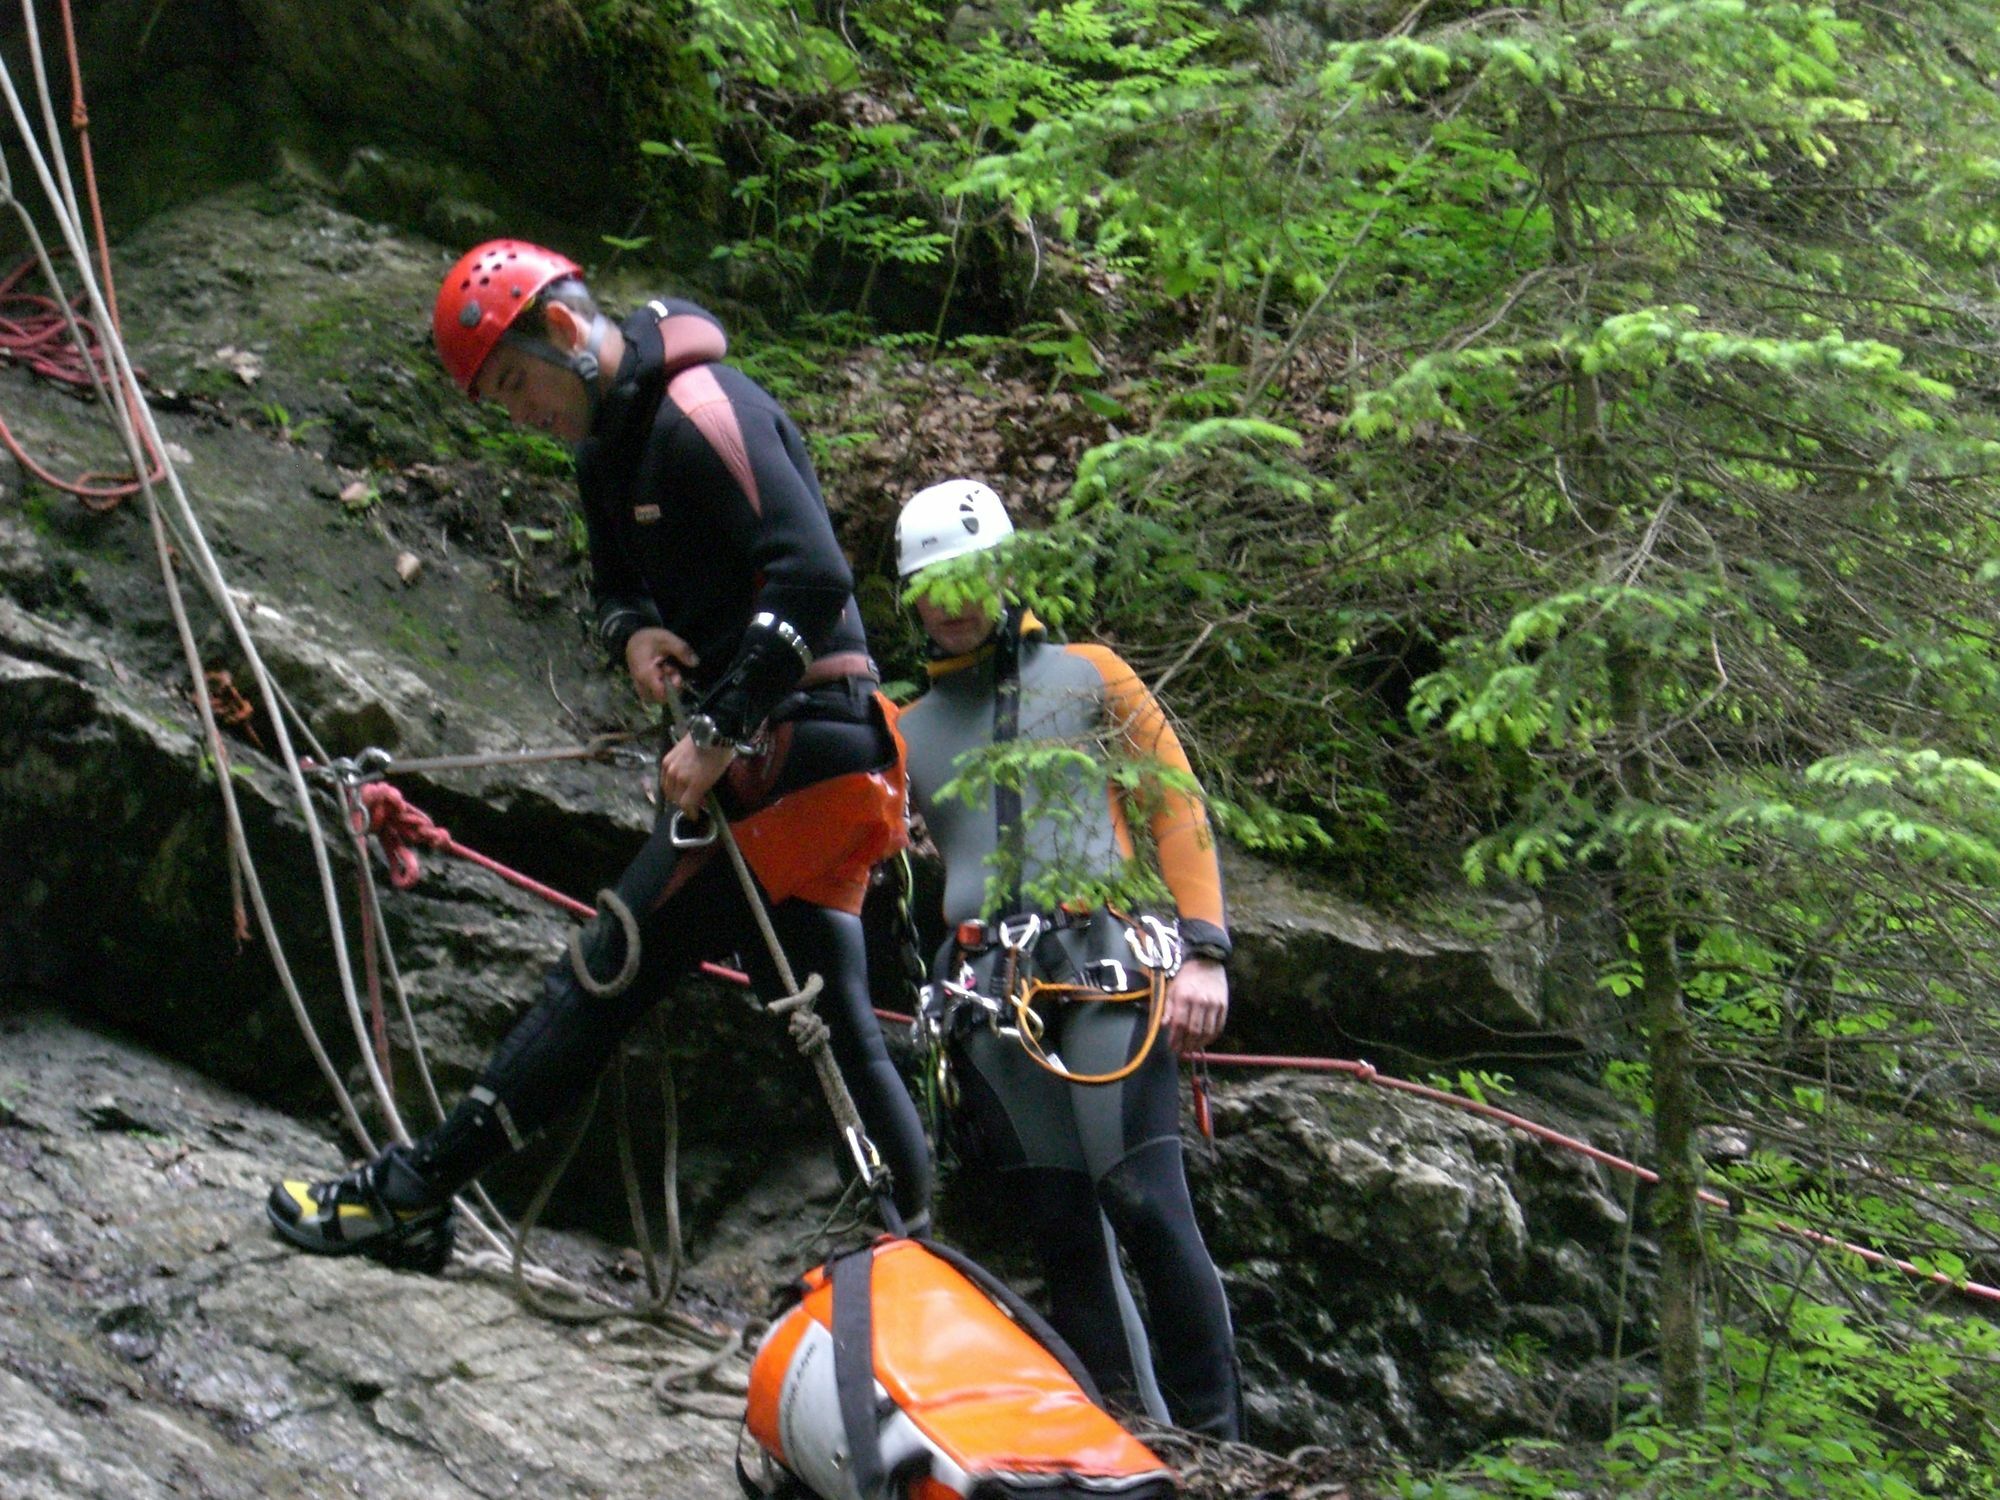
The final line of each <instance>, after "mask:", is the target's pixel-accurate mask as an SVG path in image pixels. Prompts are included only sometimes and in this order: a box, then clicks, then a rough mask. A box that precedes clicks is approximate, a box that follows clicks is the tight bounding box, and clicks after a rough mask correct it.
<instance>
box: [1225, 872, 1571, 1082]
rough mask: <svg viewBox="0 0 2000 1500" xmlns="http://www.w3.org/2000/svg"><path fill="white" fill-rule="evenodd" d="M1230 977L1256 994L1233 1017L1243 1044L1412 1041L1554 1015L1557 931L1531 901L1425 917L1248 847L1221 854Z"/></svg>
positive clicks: (1532, 1025)
mask: <svg viewBox="0 0 2000 1500" xmlns="http://www.w3.org/2000/svg"><path fill="white" fill-rule="evenodd" d="M1224 873H1225V876H1226V877H1227V883H1228V890H1229V906H1230V926H1231V930H1232V933H1233V934H1234V936H1235V939H1236V946H1237V954H1236V959H1235V962H1234V964H1233V966H1232V970H1233V975H1234V982H1235V983H1236V984H1237V986H1238V987H1239V988H1240V989H1242V990H1243V991H1245V992H1246V993H1248V994H1250V995H1253V996H1255V997H1256V1000H1257V1003H1255V1004H1254V1005H1252V1006H1248V1007H1244V1008H1241V1009H1239V1010H1238V1012H1237V1013H1236V1014H1235V1015H1234V1016H1232V1018H1231V1031H1230V1034H1231V1037H1232V1039H1233V1040H1234V1042H1235V1043H1236V1044H1237V1045H1240V1046H1242V1047H1244V1048H1245V1049H1246V1050H1251V1051H1257V1050H1268V1051H1284V1052H1305V1053H1324V1052H1325V1051H1326V1050H1327V1048H1328V1047H1329V1046H1331V1045H1334V1044H1335V1043H1336V1042H1340V1043H1347V1042H1350V1041H1361V1040H1362V1039H1379V1040H1380V1041H1385V1042H1387V1043H1388V1044H1389V1045H1391V1046H1402V1047H1408V1046H1410V1045H1411V1043H1412V1042H1414V1041H1418V1040H1419V1039H1421V1040H1424V1041H1428V1042H1430V1043H1432V1044H1433V1046H1434V1047H1436V1048H1437V1050H1447V1051H1448V1050H1454V1049H1452V1048H1451V1047H1449V1046H1448V1045H1442V1046H1440V1045H1438V1044H1440V1043H1444V1042H1445V1039H1447V1038H1451V1037H1454V1036H1460V1035H1472V1036H1475V1037H1480V1038H1482V1039H1484V1038H1491V1037H1492V1036H1495V1035H1501V1036H1505V1035H1510V1034H1518V1033H1522V1032H1529V1031H1536V1030H1539V1029H1541V1028H1542V1027H1544V1026H1545V1025H1547V1024H1548V1023H1549V1021H1550V1016H1549V1014H1548V1010H1549V1006H1548V1001H1547V998H1546V997H1545V995H1544V993H1543V968H1544V966H1545V964H1546V962H1547V954H1548V949H1549V948H1550V946H1551V945H1552V942H1553V930H1552V927H1551V925H1550V923H1549V922H1548V920H1547V919H1546V918H1545V917H1544V916H1543V914H1542V913H1541V912H1540V911H1539V910H1537V909H1536V908H1535V907H1533V906H1530V905H1510V904H1507V903H1503V902H1489V903H1486V904H1485V905H1484V906H1482V907H1479V908H1476V909H1468V910H1466V911H1464V912H1462V913H1459V914H1458V919H1457V925H1456V927H1448V926H1446V925H1444V924H1443V923H1433V924H1431V925H1430V926H1428V927H1425V928H1419V927H1417V926H1415V925H1413V924H1411V923H1409V922H1404V921H1396V920H1393V919H1390V918H1387V917H1384V916H1382V915H1381V914H1379V913H1375V912H1370V911H1367V910H1364V909H1363V908H1361V907H1358V906H1356V905H1355V904H1354V903H1352V902H1350V901H1343V900H1341V899H1339V898H1338V897H1335V896H1333V895H1330V894H1327V893H1324V892H1320V891H1315V890H1311V889H1308V888H1305V887H1303V886H1301V885H1300V884H1299V883H1298V882H1296V881H1292V880H1288V879H1286V878H1285V877H1284V876H1282V875H1279V874H1276V873H1274V872H1273V871H1272V870H1270V869H1269V868H1268V867H1267V866H1264V865H1262V864H1260V863H1259V862H1257V861H1255V860H1252V859H1249V858H1247V857H1243V856H1236V855H1232V856H1230V857H1229V858H1227V859H1226V860H1225V870H1224Z"/></svg>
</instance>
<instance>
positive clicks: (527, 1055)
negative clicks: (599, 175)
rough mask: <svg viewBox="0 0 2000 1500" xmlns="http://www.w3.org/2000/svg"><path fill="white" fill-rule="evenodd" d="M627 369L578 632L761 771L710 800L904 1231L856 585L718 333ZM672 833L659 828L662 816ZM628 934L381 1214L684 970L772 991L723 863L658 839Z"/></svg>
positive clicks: (525, 1026)
mask: <svg viewBox="0 0 2000 1500" xmlns="http://www.w3.org/2000/svg"><path fill="white" fill-rule="evenodd" d="M621 331H622V332H623V333H624V336H625V347H626V353H625V356H624V360H623V362H622V363H621V365H620V368H619V370H618V374H617V379H616V381H615V382H614V385H613V388H612V390H611V391H610V392H609V393H608V394H607V395H606V396H605V397H604V398H603V400H602V402H601V403H600V404H599V406H598V408H597V410H596V412H595V413H594V414H593V419H592V427H591V433H590V437H589V439H588V440H587V441H586V442H585V444H584V445H583V448H582V450H581V451H580V453H579V454H578V458H577V477H578V483H579V487H580V488H581V491H582V495H583V502H584V515H585V519H586V520H587V522H588V523H589V530H590V557H591V565H592V582H593V590H594V593H595V596H596V603H597V615H598V629H599V635H600V638H601V640H602V643H603V645H604V647H605V649H606V651H607V652H608V653H609V655H610V657H611V660H612V662H613V663H614V664H616V665H618V666H620V667H621V668H622V666H623V662H624V649H625V645H626V643H627V642H628V641H629V640H630V639H631V637H632V635H633V633H634V632H635V631H637V630H639V629H641V628H643V627H645V626H648V625H663V626H665V627H666V628H668V629H670V630H672V631H674V632H675V633H676V634H678V635H679V636H681V637H682V638H683V639H684V640H686V641H687V642H688V643H689V644H690V645H691V646H692V647H693V648H694V650H695V653H696V655H697V656H698V657H699V660H700V665H699V666H698V667H697V668H695V669H694V670H693V671H692V672H691V673H689V674H688V675H689V678H690V686H691V687H692V689H693V690H694V692H695V693H696V694H697V695H698V706H699V708H700V709H701V711H703V712H705V713H707V714H708V715H709V716H710V717H711V718H712V719H714V721H715V722H716V725H717V727H718V728H719V729H721V730H722V731H723V733H724V734H726V735H727V736H729V737H730V738H731V739H735V740H748V739H749V738H750V736H751V735H753V734H755V733H756V732H757V731H758V730H759V728H760V726H761V727H762V729H763V734H762V737H761V739H760V741H759V743H760V746H761V748H760V750H759V751H758V752H757V753H756V754H753V755H742V756H739V757H738V758H737V760H736V761H735V762H734V763H733V764H732V765H731V766H730V768H729V770H728V772H727V773H726V774H725V777H724V779H723V781H722V782H721V783H720V784H719V785H718V787H717V793H718V795H719V796H720V797H721V799H722V802H723V806H724V808H725V810H726V811H727V813H728V815H729V820H730V824H731V826H732V828H733V829H734V830H735V832H736V834H737V838H738V842H739V843H740V844H741V846H742V848H743V850H744V853H745V856H746V857H747V859H748V860H749V863H750V865H751V868H752V869H753V870H754V871H755V873H756V876H757V879H758V882H759V884H760V885H761V886H762V887H763V892H764V895H765V897H766V899H767V900H768V902H769V904H770V906H771V910H772V917H773V920H774V922H775V925H776V927H777V931H778V934H779V936H780V938H781V940H782V941H783V942H784V944H785V947H786V950H787V955H788V957H789V958H790V960H791V963H792V966H793V968H794V970H795V971H796V972H797V973H798V974H799V975H805V974H808V973H817V974H819V975H820V976H821V978H822V980H823V981H824V985H825V988H824V990H823V992H822V995H821V998H820V1002H819V1010H820V1014H821V1015H823V1016H824V1017H825V1018H826V1019H827V1022H828V1024H829V1026H830V1028H831V1031H832V1037H833V1050H834V1055H835V1057H836V1059H837V1060H838V1062H839V1063H840V1066H841V1070H842V1072H843V1074H844V1075H845V1077H846V1079H847V1082H848V1086H849V1088H850V1089H851V1091H852V1092H853V1095H854V1098H855V1102H856V1104H857V1105H858V1106H859V1108H860V1111H861V1115H862V1118H863V1121H864V1123H865V1124H866V1126H867V1128H868V1132H869V1134H870V1136H871V1137H872V1139H873V1140H874V1142H875V1144H876V1145H877V1147H878V1148H879V1149H880V1151H881V1153H882V1156H883V1158H884V1159H885V1160H886V1161H887V1162H888V1164H889V1166H890V1168H891V1170H892V1173H893V1176H894V1181H895V1190H896V1201H897V1204H898V1206H899V1208H900V1209H901V1211H902V1214H903V1216H904V1217H905V1219H906V1220H920V1219H921V1217H922V1215H923V1213H924V1211H925V1208H926V1204H927V1200H928V1197H929V1192H930V1156H929V1151H928V1148H927V1147H926V1145H925V1143H924V1137H923V1128H922V1124H921V1122H920V1120H919V1118H918V1116H917V1112H916V1108H915V1106H914V1105H913V1104H912V1102H911V1100H910V1097H909V1095H908V1093H907V1092H906V1091H905V1089H904V1088H903V1085H902V1080H901V1078H900V1077H899V1076H898V1074H897V1073H896V1070H895V1067H894V1065H893V1064H892V1063H891V1062H890V1060H889V1056H888V1053H887V1050H886V1049H885V1048H884V1046H883V1042H882V1035H881V1030H880V1028H879V1026H878V1025H877V1023H876V1019H875V1015H874V1012H873V1010H872V1009H871V1008H870V1004H869V994H868V985H867V972H866V961H865V945H864V942H863V938H862V932H861V925H860V918H859V915H858V914H859V912H860V909H861V903H862V896H863V894H864V891H865V888H866V881H867V875H868V870H869V867H870V866H871V865H872V864H873V863H875V862H876V861H877V860H879V859H880V858H882V856H883V855H884V854H886V853H888V852H889V851H890V850H891V849H893V848H895V847H897V846H898V845H899V843H900V840H901V825H902V797H903V791H902V772H901V767H900V764H899V760H898V749H897V745H896V742H895V740H894V737H893V736H892V735H891V733H890V731H889V728H888V725H887V722H886V719H885V717H884V714H883V711H882V708H881V706H880V703H879V701H878V700H877V698H876V696H875V692H874V689H875V670H874V666H873V664H872V663H871V662H870V661H869V659H868V649H867V641H866V638H865V637H864V636H863V634H862V629H861V620H860V613H859V611H858V610H857V608H856V606H855V603H854V598H853V582H854V581H853V575H852V573H851V572H850V571H849V568H848V565H847V560H846V558H845V557H844V556H843V555H842V553H841V550H840V546H839V544H838V542H837V541H836V540H835V538H834V535H833V526H832V523H831V521H830V520H829V519H828V516H827V511H826V504H825V501H824V500H823V499H822V497H821V494H820V490H819V484H818V481H817V480H816V479H815V477H814V475H813V471H812V465H811V463H810V461H809V460H808V458H807V456H806V450H805V444H804V442H803V441H802V440H801V438H800V436H799V433H798V430H797V429H796V428H795V427H794V426H793V425H792V423H791V421H790V419H789V418H788V417H787V416H786V415H785V413H784V412H783V411H782V410H781V409H780V408H779V406H778V404H777V402H776V401H775V400H773V399H772V397H771V396H770V395H769V394H768V393H767V392H766V391H764V390H763V389H762V388H761V387H760V386H758V385H757V383H756V382H755V381H753V380H751V379H750V378H749V377H748V376H747V375H744V374H743V373H742V372H741V371H739V370H736V369H733V368H731V367H730V366H728V365H726V364H722V363H720V362H719V361H720V359H721V356H722V354H723V352H724V348H725V341H724V339H723V336H722V330H721V328H720V325H719V324H717V323H716V321H715V319H714V318H713V317H711V316H710V315H709V314H708V313H706V312H704V311H703V310H702V309H700V308H698V307H695V306H694V305H693V304H691V303H686V302H674V301H658V302H653V303H650V304H648V305H647V307H646V308H644V309H642V310H641V311H640V312H638V313H636V314H635V315H634V316H632V317H631V318H629V319H627V320H626V321H625V322H624V324H623V325H622V329H621ZM671 811H672V809H668V810H667V812H668V813H669V814H670V813H671ZM615 889H616V891H617V893H618V895H619V896H620V897H621V898H622V900H623V901H624V903H625V905H626V906H627V907H628V908H629V909H630V910H631V912H632V913H633V915H634V917H635V918H636V919H637V925H638V930H639V934H640V939H641V941H640V962H639V965H638V971H637V977H636V979H635V980H634V981H633V982H632V984H631V985H630V987H629V988H627V989H626V990H624V992H623V993H621V994H619V995H616V996H612V997H593V996H590V995H586V994H585V993H584V991H583V990H582V988H581V987H580V986H579V984H578V981H577V978H576V976H575V974H574V973H573V972H572V969H571V965H570V962H569V960H568V958H567V957H566V956H565V957H564V958H563V959H561V960H558V961H557V962H556V963H555V964H554V965H553V966H552V967H551V968H550V969H549V970H548V972H547V974H546V976H545V978H544V979H543V982H542V994H541V998H540V1001H539V1002H538V1003H537V1004H536V1005H535V1006H534V1007H533V1008H532V1009H531V1010H530V1011H529V1012H528V1014H527V1015H525V1016H524V1017H522V1019H521V1020H520V1022H519V1023H518V1024H517V1025H516V1026H515V1027H514V1029H513V1031H512V1032H511V1033H509V1035H508V1036H507V1037H506V1039H505V1040H504V1041H503V1042H502V1043H501V1045H500V1047H499V1050H498V1051H497V1052H496V1053H495V1054H494V1056H493V1058H492V1059H491V1060H490V1061H489V1062H488V1064H487V1066H486V1069H485V1071H484V1072H483V1073H482V1075H481V1077H480V1080H479V1084H478V1086H477V1087H475V1088H474V1089H473V1090H472V1091H471V1094H470V1095H469V1096H468V1098H467V1100H466V1101H465V1102H464V1103H463V1104H461V1105H460V1106H459V1107H458V1109H457V1110H456V1111H454V1113H453V1114H452V1116H451V1117H450V1118H449V1119H447V1120H446V1121H445V1123H444V1124H442V1125H440V1126H439V1127H438V1128H437V1129H436V1130H434V1131H432V1132H431V1133H430V1134H429V1135H427V1136H425V1137H424V1138H423V1139H421V1140H419V1141H417V1142H416V1143H415V1144H414V1145H413V1146H412V1147H410V1148H408V1150H407V1151H405V1152H403V1153H402V1154H401V1155H400V1156H399V1158H398V1159H397V1161H396V1162H395V1163H394V1164H393V1166H392V1169H391V1170H389V1171H387V1172H385V1173H384V1174H382V1180H381V1182H380V1186H381V1189H382V1192H383V1195H384V1197H385V1199H387V1200H388V1201H389V1203H390V1204H391V1206H393V1207H395V1208H398V1209H407V1208H409V1207H413V1206H417V1205H419V1204H423V1203H427V1202H442V1201H444V1199H446V1198H448V1197H449V1196H450V1195H451V1194H452V1193H454V1192H456V1191H457V1190H458V1189H459V1188H460V1187H462V1186H463V1185H464V1184H465V1183H466V1182H467V1181H468V1180H470V1179H471V1178H472V1177H473V1176H474V1175H475V1174H476V1173H478V1172H479V1171H481V1170H483V1169H484V1168H485V1167H487V1166H488V1165H490V1164H491V1163H492V1162H493V1161H495V1160H497V1159H498V1158H499V1157H500V1156H501V1155H503V1154H505V1153H506V1152H507V1151H508V1150H509V1149H511V1148H512V1147H515V1146H518V1145H519V1144H520V1143H521V1141H522V1139H523V1138H524V1137H525V1136H527V1135H528V1134H530V1133H532V1132H533V1131H535V1130H537V1129H539V1128H541V1127H542V1126H544V1125H546V1124H548V1123H549V1122H550V1121H552V1120H554V1119H556V1118H557V1117H559V1116H560V1115H561V1114H563V1113H564V1112H565V1111H566V1110H567V1109H568V1108H569V1107H570V1106H571V1105H572V1104H574V1103H575V1102H577V1101H578V1100H579V1099H581V1097H582V1096H583V1094H584V1093H585V1092H586V1091H587V1090H588V1089H589V1088H590V1086H591V1084H592V1083H593V1082H594V1081H595V1080H596V1078H597V1076H598V1074H599V1073H600V1071H601V1070H602V1069H603V1067H604V1065H605V1063H606V1062H607V1061H608V1060H609V1059H610V1057H611V1055H612V1053H613V1051H614V1050H615V1049H616V1048H617V1046H618V1044H619V1042H620V1040H621V1039H622V1038H623V1037H624V1036H625V1034H626V1032H627V1031H628V1030H629V1029H630V1028H631V1027H632V1025H633V1024H634V1023H635V1022H637V1021H638V1020H639V1019H640V1017H641V1016H643V1015H644V1014H645V1013H646V1012H647V1011H648V1010H649V1009H651V1007H652V1006H653V1005H654V1004H655V1003H656V1002H658V1001H659V1000H660V998H661V997H662V996H663V995H664V994H665V992H666V990H667V989H668V987H669V986H671V985H672V984H673V982H674V981H675V980H677V979H679V978H680V977H681V976H683V975H685V974H686V973H688V972H689V971H690V970H692V969H693V968H694V967H695V966H696V965H697V964H698V963H699V962H701V961H702V960H704V959H716V958H721V957H724V956H726V955H728V954H730V953H737V952H740V953H741V954H742V955H743V957H744V959H745V961H746V963H747V965H748V966H749V968H750V970H751V976H752V978H753V979H754V980H755V981H756V982H757V984H758V987H759V989H760V990H761V991H763V992H764V993H765V994H766V995H767V997H768V996H771V995H772V994H773V993H774V991H775V986H776V977H775V974H774V973H773V972H772V966H771V964H770V961H769V960H768V958H767V957H766V956H765V953H764V945H763V943H762V942H761V941H760V940H759V939H758V935H757V932H756V928H755V927H754V925H753V920H752V917H751V913H750V910H749V907H748V905H747V904H746V902H745V901H744V899H743V895H742V893H741V891H740V890H739V889H738V886H737V882H736V878H735V876H734V874H733V873H732V871H731V869H730V865H729V862H728V860H727V859H725V858H722V857H721V856H720V853H719V851H718V847H717V846H715V845H712V844H711V845H709V846H707V847H705V848H698V849H686V848H679V847H676V846H675V844H674V843H673V841H672V839H671V838H670V836H669V819H668V818H667V817H663V818H662V819H661V821H660V823H659V824H658V826H657V827H656V828H655V829H654V832H653V835H652V837H651V838H650V839H649V840H648V842H647V843H646V844H645V846H644V847H643V848H642V849H641V850H640V851H639V853H638V855H637V857H636V858H634V859H633V861H632V863H631V864H630V865H629V866H628V867H627V869H626V871H625V873H624V874H623V875H622V876H621V877H620V878H619V881H618V883H617V886H616V888H615ZM584 952H585V955H586V957H587V958H588V960H589V967H590V969H591V971H592V973H593V974H594V975H596V976H597V977H599V978H608V977H609V976H611V975H614V974H616V973H618V972H619V970H620V969H621V967H622V966H623V965H624V963H625V940H624V936H623V933H622V932H621V931H620V930H619V928H618V926H617V925H616V924H615V923H611V922H608V921H606V920H604V919H600V920H599V921H598V922H597V923H595V924H593V926H592V928H591V929H590V930H589V931H588V932H587V934H586V937H585V941H584Z"/></svg>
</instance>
